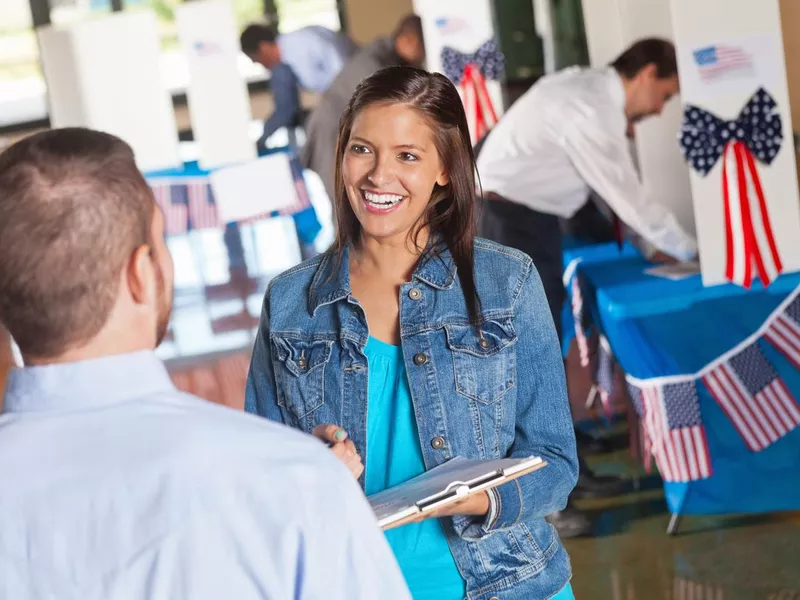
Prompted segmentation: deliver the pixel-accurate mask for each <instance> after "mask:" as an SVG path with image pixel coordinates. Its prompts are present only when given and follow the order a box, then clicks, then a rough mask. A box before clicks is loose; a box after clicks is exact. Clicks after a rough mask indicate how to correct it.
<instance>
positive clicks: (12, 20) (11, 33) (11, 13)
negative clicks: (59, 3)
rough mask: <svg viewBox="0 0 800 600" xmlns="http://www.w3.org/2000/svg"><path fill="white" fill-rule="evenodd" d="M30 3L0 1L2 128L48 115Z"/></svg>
mask: <svg viewBox="0 0 800 600" xmlns="http://www.w3.org/2000/svg"><path fill="white" fill-rule="evenodd" d="M44 91H45V87H44V78H43V77H42V71H41V69H40V68H39V47H38V45H37V43H36V35H35V34H34V31H33V23H32V21H31V9H30V4H29V3H28V0H2V1H0V127H7V126H9V125H13V124H16V123H19V122H23V121H35V120H38V119H43V118H45V117H46V116H47V103H46V102H45V95H44Z"/></svg>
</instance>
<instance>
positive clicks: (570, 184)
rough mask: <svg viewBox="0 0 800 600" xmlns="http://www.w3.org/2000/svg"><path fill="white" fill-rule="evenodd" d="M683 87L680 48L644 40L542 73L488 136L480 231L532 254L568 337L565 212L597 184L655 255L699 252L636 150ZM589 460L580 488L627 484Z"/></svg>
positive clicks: (605, 491)
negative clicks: (632, 139) (638, 139)
mask: <svg viewBox="0 0 800 600" xmlns="http://www.w3.org/2000/svg"><path fill="white" fill-rule="evenodd" d="M677 92H678V68H677V62H676V58H675V48H674V46H673V45H672V44H671V43H670V42H668V41H666V40H661V39H655V38H649V39H642V40H639V41H637V42H636V43H634V44H633V45H632V46H631V47H630V48H628V49H627V50H625V52H623V53H622V54H621V55H620V56H619V57H618V58H617V59H616V60H615V61H614V62H613V63H612V64H611V65H610V66H609V67H607V68H600V69H585V68H571V69H567V70H564V71H561V72H559V73H555V74H553V75H548V76H546V77H544V78H542V79H541V80H539V81H538V82H537V83H536V84H535V85H534V86H533V87H532V88H531V89H530V90H528V91H527V92H526V93H525V94H524V95H523V96H521V97H520V98H519V99H518V100H517V101H516V103H515V104H514V105H513V106H512V107H511V108H510V109H509V111H508V112H507V113H506V114H505V115H503V117H502V118H501V119H500V121H499V123H498V124H497V125H496V126H495V127H494V129H492V131H491V132H490V133H489V134H488V136H487V137H486V138H484V140H483V141H482V143H481V144H479V145H480V149H479V153H478V159H477V164H478V173H479V174H480V180H481V185H482V188H483V196H484V202H483V207H482V209H483V210H482V215H481V221H480V225H479V231H480V235H481V236H482V237H485V238H488V239H490V240H493V241H495V242H498V243H500V244H504V245H506V246H512V247H514V248H517V249H518V250H522V251H523V252H525V253H527V254H528V255H529V256H530V257H531V258H532V259H533V262H534V264H535V265H536V268H537V269H538V271H539V274H540V275H541V278H542V283H543V284H544V289H545V292H546V294H547V299H548V302H549V304H550V310H551V312H552V315H553V319H554V321H555V323H556V329H557V330H558V332H559V335H560V334H561V309H562V305H563V302H564V300H565V290H564V284H563V283H562V272H563V265H562V247H561V241H562V234H561V229H560V227H559V219H568V218H570V217H572V216H573V215H575V213H577V212H578V211H579V210H580V209H581V208H582V207H583V205H584V204H586V202H587V201H588V199H589V194H590V191H593V192H594V193H596V194H597V195H599V196H600V197H601V198H602V199H603V200H604V201H605V203H606V204H607V205H608V206H609V207H610V209H611V210H612V211H613V212H614V213H615V214H616V215H617V217H618V218H619V219H620V220H621V221H622V222H623V223H625V224H626V225H627V226H628V227H630V228H631V229H632V230H634V231H635V232H636V233H637V234H638V235H639V236H641V238H643V240H644V241H645V242H647V243H648V244H649V245H651V246H653V247H654V248H655V249H656V250H657V251H658V253H657V255H655V256H651V258H653V259H661V260H664V259H669V257H672V258H673V259H679V260H688V259H691V258H693V257H694V256H695V254H696V252H697V245H696V242H695V240H694V239H693V237H692V236H691V235H689V234H688V233H687V232H685V231H684V230H683V229H682V228H681V226H680V225H679V224H678V221H677V219H676V218H675V216H674V215H673V214H672V213H671V212H670V211H669V210H668V209H667V208H665V207H664V206H663V205H661V204H658V203H657V202H656V201H654V200H652V199H651V198H649V197H648V195H647V193H646V192H645V189H644V187H643V186H642V184H641V182H640V180H639V176H638V174H637V171H636V167H635V166H634V163H633V158H632V156H631V153H630V149H629V139H628V136H629V133H630V131H632V128H633V125H634V124H635V123H637V122H638V121H640V120H642V119H644V118H646V117H648V116H652V115H658V114H660V113H661V111H662V109H663V108H664V105H665V104H666V103H667V102H668V101H669V99H670V98H672V96H674V95H675V94H676V93H677ZM581 466H582V473H581V480H579V482H578V486H577V487H576V490H577V492H576V493H579V492H580V491H581V490H582V488H584V487H586V488H587V495H589V494H591V495H592V496H603V495H613V494H614V493H617V492H618V491H619V490H620V486H619V482H618V481H614V480H612V479H608V478H606V480H605V481H604V480H602V479H603V478H593V477H592V476H591V472H590V471H589V470H588V469H586V468H583V467H584V465H581ZM589 488H590V489H589ZM567 511H568V512H567V513H566V514H563V515H560V516H559V518H560V520H556V521H554V524H556V526H557V527H558V529H559V532H560V533H562V536H569V535H575V534H580V533H586V532H587V531H588V528H589V526H590V524H589V523H588V521H587V520H586V519H585V517H583V516H582V515H579V514H578V513H577V511H574V510H572V508H571V507H568V509H567ZM570 511H572V512H571V514H570ZM567 517H570V518H567ZM571 517H574V518H571Z"/></svg>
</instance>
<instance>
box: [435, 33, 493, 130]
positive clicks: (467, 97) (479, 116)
mask: <svg viewBox="0 0 800 600" xmlns="http://www.w3.org/2000/svg"><path fill="white" fill-rule="evenodd" d="M441 57H442V65H443V68H444V74H445V75H446V76H447V78H448V79H449V80H450V81H452V82H453V83H454V84H456V85H457V86H459V87H460V88H461V93H462V98H463V100H464V108H465V109H466V112H467V122H468V123H469V131H470V135H471V136H472V143H473V144H474V143H476V142H477V141H478V140H480V139H481V138H482V137H483V136H484V135H486V134H487V133H488V132H489V130H490V129H491V128H492V127H494V125H495V124H496V123H497V112H496V111H495V109H494V106H493V105H492V99H491V98H490V97H489V91H488V89H487V88H486V80H487V79H499V78H500V76H501V75H502V74H503V66H504V63H505V58H504V57H503V53H502V52H500V49H499V48H498V45H497V41H496V40H493V39H492V40H488V41H486V42H485V43H484V44H483V45H481V47H480V48H478V50H477V51H475V52H474V53H473V54H464V53H463V52H459V51H458V50H454V49H453V48H449V47H447V46H445V47H444V48H443V49H442V56H441Z"/></svg>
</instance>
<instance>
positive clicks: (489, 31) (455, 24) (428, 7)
mask: <svg viewBox="0 0 800 600" xmlns="http://www.w3.org/2000/svg"><path fill="white" fill-rule="evenodd" d="M531 1H533V0H531ZM414 12H415V13H416V14H418V15H419V17H420V19H422V32H423V36H424V38H425V54H426V56H427V58H426V61H427V68H428V70H429V71H436V72H438V73H443V72H444V69H443V65H442V56H441V55H442V49H443V48H444V47H445V46H447V47H450V48H452V49H454V50H457V51H459V52H463V53H465V54H472V53H473V52H475V51H477V50H478V48H480V46H481V45H482V44H483V43H484V42H486V41H488V40H490V39H493V38H495V31H494V28H493V26H492V13H491V4H490V2H489V0H414ZM486 88H487V91H488V92H489V97H490V98H491V100H492V105H493V106H494V110H495V113H496V114H497V117H498V118H499V117H500V115H501V114H502V113H503V93H502V89H501V87H500V82H499V81H492V80H489V81H487V82H486ZM459 92H460V90H459Z"/></svg>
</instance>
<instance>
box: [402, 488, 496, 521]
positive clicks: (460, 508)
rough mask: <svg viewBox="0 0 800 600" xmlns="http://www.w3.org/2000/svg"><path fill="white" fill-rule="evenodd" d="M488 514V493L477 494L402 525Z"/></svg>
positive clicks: (423, 514)
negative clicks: (443, 518)
mask: <svg viewBox="0 0 800 600" xmlns="http://www.w3.org/2000/svg"><path fill="white" fill-rule="evenodd" d="M488 512H489V493H488V492H478V493H477V494H473V495H472V496H470V497H469V498H466V499H465V500H462V501H461V502H453V503H452V504H449V505H447V506H443V507H442V508H440V509H438V510H433V511H430V512H426V513H420V514H419V515H418V516H416V517H414V518H411V519H409V520H408V521H403V522H402V523H403V524H405V523H419V522H420V521H425V520H426V519H439V518H441V517H454V516H456V515H466V516H471V517H485V516H486V514H487V513H488Z"/></svg>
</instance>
